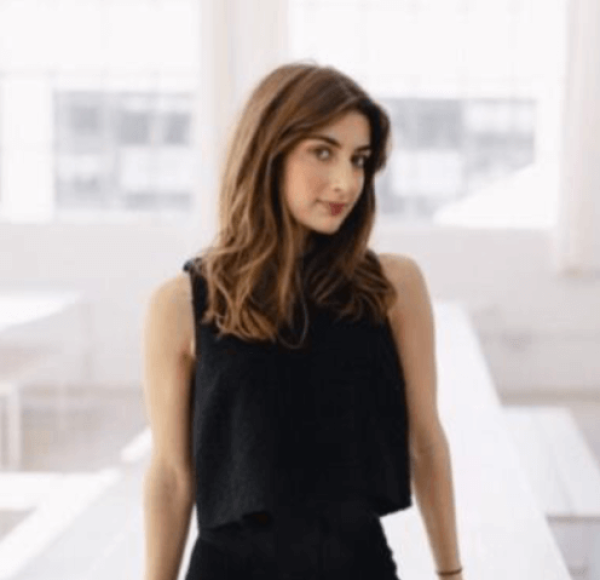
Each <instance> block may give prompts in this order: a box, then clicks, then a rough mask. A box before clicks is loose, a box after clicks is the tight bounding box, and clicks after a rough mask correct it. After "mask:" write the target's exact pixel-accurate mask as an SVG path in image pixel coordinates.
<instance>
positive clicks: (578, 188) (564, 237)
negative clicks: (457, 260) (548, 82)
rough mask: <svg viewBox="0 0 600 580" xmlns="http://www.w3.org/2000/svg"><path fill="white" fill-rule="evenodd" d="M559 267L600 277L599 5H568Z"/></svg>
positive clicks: (574, 0) (583, 1) (584, 0)
mask: <svg viewBox="0 0 600 580" xmlns="http://www.w3.org/2000/svg"><path fill="white" fill-rule="evenodd" d="M567 6H568V15H567V16H568V18H567V22H568V32H567V42H568V45H567V60H566V66H567V70H566V77H565V93H564V101H563V103H564V104H563V106H564V109H563V134H562V154H561V155H560V157H559V159H560V163H561V167H560V186H559V187H560V199H559V207H558V212H559V213H558V222H557V224H558V226H557V231H556V237H555V249H556V254H555V256H556V266H557V268H558V270H559V271H561V272H564V273H573V274H593V273H599V272H600V2H598V0H571V1H570V2H569V3H568V4H567Z"/></svg>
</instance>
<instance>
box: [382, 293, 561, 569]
mask: <svg viewBox="0 0 600 580" xmlns="http://www.w3.org/2000/svg"><path fill="white" fill-rule="evenodd" d="M434 316H435V325H436V358H437V370H438V406H439V410H440V415H441V420H442V423H443V426H444V429H445V431H446V435H447V437H448V442H449V446H450V453H451V459H452V467H453V478H454V491H455V501H456V512H457V527H458V538H459V544H460V552H461V557H462V564H463V566H464V577H465V579H468V580H480V579H485V580H506V579H507V578H510V580H570V576H569V573H568V569H567V567H566V565H565V563H564V561H563V558H562V555H561V553H560V549H559V547H558V546H557V544H556V541H555V539H554V536H553V535H552V531H551V529H550V527H549V525H548V523H547V521H546V518H545V515H544V513H543V511H542V510H541V508H540V507H539V502H538V501H536V500H535V498H534V497H533V492H532V490H531V486H530V483H529V480H528V475H527V473H525V471H524V470H523V469H522V467H521V465H520V461H519V456H518V453H517V449H516V448H515V444H514V442H513V439H512V437H511V436H510V433H509V432H508V430H507V428H506V422H505V419H504V415H503V408H502V405H501V403H500V401H499V399H498V396H497V393H496V390H495V387H494V384H493V381H492V378H491V375H490V372H489V369H488V367H487V364H486V361H485V357H484V355H483V352H482V350H481V347H480V345H479V341H478V339H477V336H476V334H475V331H474V330H473V327H472V325H471V323H470V320H469V317H468V315H467V312H466V310H465V309H464V308H463V307H461V305H460V304H459V303H448V302H444V303H439V302H436V303H434ZM382 523H383V524H384V527H385V529H386V533H387V536H388V537H389V541H390V547H391V548H392V550H393V552H394V554H396V555H397V560H398V563H399V575H400V577H401V578H402V579H403V580H405V579H406V580H413V579H414V580H418V579H419V580H420V579H425V578H431V579H433V578H436V575H435V573H434V569H433V555H432V553H431V551H430V549H429V546H428V541H427V536H426V531H425V527H424V524H423V522H422V519H421V517H420V514H419V513H418V507H417V504H416V499H415V503H414V505H413V506H412V507H411V508H410V509H408V510H406V511H405V512H400V513H398V514H392V515H390V516H388V517H385V518H383V520H382Z"/></svg>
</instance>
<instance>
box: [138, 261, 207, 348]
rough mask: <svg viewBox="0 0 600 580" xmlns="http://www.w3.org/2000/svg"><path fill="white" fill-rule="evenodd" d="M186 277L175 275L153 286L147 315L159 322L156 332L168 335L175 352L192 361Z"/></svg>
mask: <svg viewBox="0 0 600 580" xmlns="http://www.w3.org/2000/svg"><path fill="white" fill-rule="evenodd" d="M192 298H193V297H192V286H191V282H190V276H189V274H188V273H186V272H178V273H177V274H175V275H174V276H171V277H170V278H167V279H165V280H163V281H162V282H161V283H160V284H159V285H158V286H156V287H155V288H154V289H153V290H152V292H151V295H150V299H149V302H148V309H149V315H151V316H152V317H153V318H154V319H155V320H157V321H161V322H160V324H158V325H157V328H160V329H162V330H163V331H168V334H167V336H171V337H172V338H173V339H174V346H175V348H180V349H181V350H183V352H184V353H185V354H190V356H192V357H195V344H194V342H195V341H194V310H193V300H192Z"/></svg>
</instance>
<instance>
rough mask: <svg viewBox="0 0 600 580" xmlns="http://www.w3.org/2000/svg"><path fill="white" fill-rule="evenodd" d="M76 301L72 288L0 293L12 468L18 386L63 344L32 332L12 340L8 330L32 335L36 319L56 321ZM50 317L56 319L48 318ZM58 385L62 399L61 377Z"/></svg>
mask: <svg viewBox="0 0 600 580" xmlns="http://www.w3.org/2000/svg"><path fill="white" fill-rule="evenodd" d="M80 304H82V299H81V296H80V295H79V294H78V293H75V292H33V291H28V292H19V293H16V292H13V293H6V292H3V293H0V339H1V342H2V344H1V345H0V396H3V397H5V398H6V401H7V412H6V418H7V419H6V425H7V436H8V437H7V439H8V465H9V467H10V468H12V469H18V467H19V466H20V463H21V438H22V434H21V429H22V428H21V397H20V387H21V385H22V384H23V382H24V381H26V380H27V379H28V378H29V377H31V376H33V374H34V373H35V372H36V371H37V370H38V369H39V368H40V366H41V365H43V364H44V363H46V362H47V361H48V360H49V359H50V358H52V357H55V356H59V355H60V354H61V353H62V352H63V351H62V348H63V347H64V345H62V344H61V343H60V341H55V342H53V343H52V344H51V345H44V344H42V345H40V344H37V341H36V340H35V338H34V337H33V336H32V337H31V338H32V340H31V341H27V343H26V344H25V345H22V344H13V342H12V341H11V334H14V332H18V333H20V334H21V335H22V334H23V332H25V333H26V334H27V333H29V334H31V335H34V334H35V325H36V324H37V323H39V322H42V321H51V322H52V323H54V322H56V323H57V324H58V323H60V320H59V318H60V317H61V316H62V315H64V314H65V312H66V311H67V310H69V309H70V308H72V307H74V306H77V305H80ZM54 318H56V319H57V320H56V321H54V320H51V319H54ZM59 385H60V390H59V397H60V401H61V402H64V396H65V393H64V389H65V386H66V384H65V382H64V381H61V382H60V383H59ZM2 423H4V421H2ZM2 423H0V427H1V426H2ZM2 431H3V429H0V465H2V462H3V459H2V458H3V452H4V451H3V441H2V439H3V437H2V435H3V433H2Z"/></svg>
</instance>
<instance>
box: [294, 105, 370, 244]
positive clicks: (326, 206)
mask: <svg viewBox="0 0 600 580" xmlns="http://www.w3.org/2000/svg"><path fill="white" fill-rule="evenodd" d="M319 137H324V138H325V139H322V138H319ZM369 138H370V125H369V121H368V119H367V117H365V116H364V115H363V114H362V113H359V112H355V111H351V112H348V113H347V114H346V115H345V116H344V117H342V118H341V119H340V120H338V121H336V122H335V123H332V124H330V125H328V126H327V127H324V128H323V129H321V130H319V131H317V132H315V133H314V134H311V135H309V136H308V137H306V138H305V139H303V140H302V141H300V142H299V143H297V144H296V145H295V147H294V148H293V149H292V150H291V151H290V152H289V153H288V155H287V156H286V158H285V161H284V167H283V197H284V199H285V202H286V203H287V207H288V209H289V211H290V213H291V215H292V217H293V218H294V219H295V220H296V221H297V222H298V223H299V224H301V225H302V226H304V227H305V228H306V229H305V230H304V231H305V234H307V233H310V230H316V231H318V232H320V233H324V234H333V233H335V232H336V231H337V229H338V228H339V227H340V225H341V224H342V222H343V221H344V219H346V217H347V216H348V214H349V213H350V212H351V211H352V208H353V207H354V205H355V204H356V202H357V201H358V198H359V197H360V194H361V193H362V190H363V186H364V181H365V173H364V171H365V170H364V166H365V161H366V158H367V156H368V155H369V154H370V152H371V150H370V143H369ZM330 204H343V207H341V210H340V211H339V212H335V211H332V208H331V206H330Z"/></svg>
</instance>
